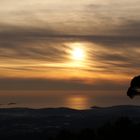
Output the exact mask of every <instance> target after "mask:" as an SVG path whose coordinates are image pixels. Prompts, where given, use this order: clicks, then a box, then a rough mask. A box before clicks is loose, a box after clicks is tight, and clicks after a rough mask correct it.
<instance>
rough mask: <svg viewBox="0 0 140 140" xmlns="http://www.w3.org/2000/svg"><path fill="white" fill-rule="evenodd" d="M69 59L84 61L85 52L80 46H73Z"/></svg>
mask: <svg viewBox="0 0 140 140" xmlns="http://www.w3.org/2000/svg"><path fill="white" fill-rule="evenodd" d="M71 57H72V59H73V60H75V61H83V60H84V59H85V51H84V49H83V47H82V46H81V45H80V44H75V45H74V46H73V48H72V51H71Z"/></svg>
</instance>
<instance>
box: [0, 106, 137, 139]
mask: <svg viewBox="0 0 140 140" xmlns="http://www.w3.org/2000/svg"><path fill="white" fill-rule="evenodd" d="M122 117H124V118H129V119H130V120H132V121H133V122H134V123H136V124H138V123H139V124H140V106H130V105H125V106H113V107H92V108H91V109H88V110H74V109H69V108H46V109H45V108H44V109H30V108H1V109H0V136H9V137H11V136H14V135H15V136H17V135H19V136H22V135H24V136H25V135H27V133H28V134H31V135H32V134H33V135H35V134H36V133H37V134H40V133H43V134H46V133H47V135H50V136H53V135H55V134H56V133H57V132H59V131H60V130H63V129H68V130H72V131H79V130H82V129H85V128H91V129H97V128H99V127H101V126H103V125H104V124H106V123H114V122H116V121H117V120H118V119H119V118H122Z"/></svg>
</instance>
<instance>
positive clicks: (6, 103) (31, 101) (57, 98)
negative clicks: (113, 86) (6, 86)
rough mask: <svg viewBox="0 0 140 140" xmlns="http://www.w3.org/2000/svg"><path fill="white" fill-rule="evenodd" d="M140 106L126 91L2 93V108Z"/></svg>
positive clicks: (138, 101)
mask: <svg viewBox="0 0 140 140" xmlns="http://www.w3.org/2000/svg"><path fill="white" fill-rule="evenodd" d="M123 104H125V105H126V104H127V105H128V104H132V105H140V98H139V97H137V98H135V99H134V100H131V99H129V98H128V97H127V96H126V93H125V91H94V92H93V91H1V92H0V107H1V108H3V107H8V108H11V107H29V108H48V107H68V108H74V109H87V108H90V107H92V106H114V105H123Z"/></svg>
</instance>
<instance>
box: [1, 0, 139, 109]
mask: <svg viewBox="0 0 140 140" xmlns="http://www.w3.org/2000/svg"><path fill="white" fill-rule="evenodd" d="M0 5H1V8H0V97H2V98H1V100H0V101H1V102H2V103H5V102H9V101H15V98H16V97H17V98H16V102H18V101H19V100H20V101H22V100H24V97H23V96H25V95H26V101H27V99H29V96H30V98H31V100H34V102H35V103H36V99H35V98H36V95H37V94H38V95H40V96H42V98H41V97H40V102H41V101H42V99H43V98H44V97H46V98H45V99H46V101H44V104H45V102H47V101H48V99H50V98H49V97H50V95H52V96H53V97H52V98H51V99H50V100H51V101H52V104H51V105H53V104H55V103H54V102H58V101H55V100H54V102H53V98H58V97H59V98H60V97H65V96H71V95H72V96H73V95H76V99H74V101H75V102H78V101H81V102H82V101H83V102H84V101H86V102H90V101H87V99H86V98H88V100H91V99H96V100H94V102H96V105H98V104H99V105H102V106H106V105H114V104H113V103H116V104H126V103H128V104H140V103H139V100H138V99H136V100H135V101H133V102H130V101H128V100H129V99H127V97H126V98H125V96H126V95H125V94H126V93H125V92H126V91H127V88H128V87H129V83H130V80H131V79H132V78H133V77H134V76H136V75H139V70H140V57H139V56H140V1H139V0H133V1H131V0H117V1H113V0H51V1H49V0H30V1H29V0H24V1H19V0H10V1H9V0H0ZM42 91H43V94H42ZM52 92H53V93H52ZM83 92H84V93H83ZM118 95H119V96H118ZM83 96H84V97H83ZM116 96H118V100H117V102H114V101H115V99H116ZM99 97H100V100H98V99H97V98H99ZM9 98H10V99H9ZM105 99H106V100H105ZM31 100H30V101H29V102H31ZM104 100H105V101H104ZM24 101H25V100H24ZM69 101H70V102H73V101H71V100H70V99H69ZM59 102H60V103H62V102H61V101H59ZM91 102H92V101H91ZM99 102H100V103H99ZM108 102H109V103H108ZM93 104H95V103H93ZM58 105H59V103H58ZM68 106H69V105H68ZM71 106H72V105H71Z"/></svg>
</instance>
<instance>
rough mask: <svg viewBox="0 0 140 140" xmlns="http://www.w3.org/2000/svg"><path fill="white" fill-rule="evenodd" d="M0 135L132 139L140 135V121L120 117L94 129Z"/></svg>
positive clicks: (44, 139)
mask: <svg viewBox="0 0 140 140" xmlns="http://www.w3.org/2000/svg"><path fill="white" fill-rule="evenodd" d="M48 132H49V133H48ZM0 137H1V139H2V140H4V139H9V140H11V139H13V140H28V139H29V140H31V139H33V140H120V139H131V140H134V139H139V137H140V123H137V124H135V123H134V122H133V121H131V120H130V119H129V118H127V117H122V118H119V119H118V120H117V121H116V122H114V123H113V124H111V123H109V122H108V123H106V124H104V125H103V126H102V127H100V128H96V129H91V128H90V129H89V128H85V129H82V130H80V131H75V130H67V129H63V130H59V131H58V132H55V133H53V132H52V134H51V133H50V130H49V131H48V130H45V129H44V130H40V131H34V132H29V133H28V132H25V133H21V134H20V133H17V134H16V133H15V134H9V133H8V134H7V133H6V131H5V132H2V131H1V133H0Z"/></svg>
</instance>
